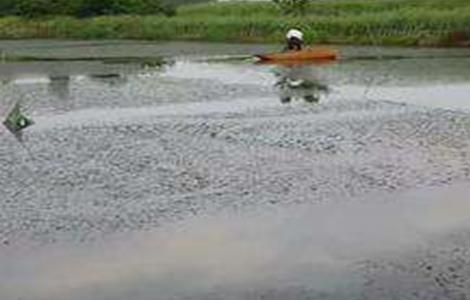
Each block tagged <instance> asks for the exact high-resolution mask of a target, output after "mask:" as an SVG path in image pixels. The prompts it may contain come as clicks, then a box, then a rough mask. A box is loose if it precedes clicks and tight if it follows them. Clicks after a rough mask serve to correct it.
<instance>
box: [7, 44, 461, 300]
mask: <svg viewBox="0 0 470 300" xmlns="http://www.w3.org/2000/svg"><path fill="white" fill-rule="evenodd" d="M278 48H279V46H276V45H234V44H205V43H183V42H172V43H152V42H138V41H104V42H95V41H82V42H80V41H74V42H72V41H37V40H31V41H2V42H0V54H1V55H0V58H1V63H0V116H1V117H2V119H3V118H5V117H6V115H7V114H8V111H9V110H10V109H11V108H12V107H13V106H14V105H15V104H16V103H19V104H20V105H21V107H22V108H23V112H24V114H25V115H27V116H28V117H31V118H32V119H33V121H34V125H33V126H30V127H28V128H27V129H25V130H24V131H22V132H21V135H18V134H17V135H13V134H11V132H10V131H9V130H8V129H7V128H6V127H2V125H0V183H1V184H0V195H1V197H0V298H1V299H4V298H5V299H34V300H35V299H41V300H42V299H44V300H45V299H48V300H53V299H90V300H91V299H98V300H100V299H118V300H120V299H122V300H125V299H137V300H143V299H430V297H435V298H436V299H467V298H470V294H469V291H470V279H469V278H470V253H469V251H468V249H469V246H470V245H469V244H470V239H469V238H470V230H469V229H470V227H469V226H470V212H469V211H470V210H469V208H470V207H469V205H470V201H469V200H468V194H469V192H470V190H469V188H468V186H469V185H468V183H469V180H470V100H469V98H468V95H469V94H470V81H469V79H470V51H469V50H467V49H410V48H406V49H404V48H380V47H347V46H343V47H337V48H338V49H339V51H340V53H341V59H340V60H339V61H337V62H334V63H328V64H324V63H323V64H307V65H299V64H290V65H289V64H284V65H276V64H260V63H258V62H256V61H255V60H254V59H253V58H252V55H253V54H256V53H266V52H271V51H276V49H278Z"/></svg>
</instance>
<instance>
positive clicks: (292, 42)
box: [285, 37, 303, 51]
mask: <svg viewBox="0 0 470 300" xmlns="http://www.w3.org/2000/svg"><path fill="white" fill-rule="evenodd" d="M302 46H303V41H302V40H300V39H298V38H296V37H291V38H290V39H288V40H287V47H286V49H285V50H286V51H299V50H302Z"/></svg>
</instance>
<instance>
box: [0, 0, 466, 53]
mask: <svg viewBox="0 0 470 300" xmlns="http://www.w3.org/2000/svg"><path fill="white" fill-rule="evenodd" d="M35 1H52V0H35ZM55 1H57V2H60V1H62V0H55ZM80 1H83V2H86V1H89V2H90V3H92V2H93V3H94V2H97V1H94V0H80ZM106 1H111V2H112V1H117V0H106ZM106 1H102V2H103V3H104V2H106ZM120 1H131V0H120ZM133 1H137V0H133ZM148 1H151V0H148ZM7 2H8V0H0V7H2V6H1V5H6V6H8V5H7V4H8V3H7ZM83 2H82V3H83ZM151 2H152V3H153V4H155V2H153V1H151ZM66 3H68V2H66ZM113 3H115V2H113ZM162 3H163V2H162ZM90 5H91V4H90ZM82 7H83V6H82ZM68 9H70V10H71V11H75V12H76V10H74V9H76V8H73V7H72V8H68ZM119 9H121V8H119V6H118V7H117V8H116V9H115V10H112V11H106V10H100V9H98V8H97V7H93V9H91V11H93V12H96V11H99V13H96V14H95V15H102V14H113V15H115V14H122V13H124V14H126V15H122V16H96V17H93V18H86V19H77V18H74V17H70V15H74V14H71V13H68V14H66V15H68V16H62V17H53V18H46V19H22V18H18V17H6V18H0V37H3V38H38V37H39V38H76V39H96V38H111V39H119V38H122V39H148V40H168V39H172V40H175V39H176V40H178V39H179V40H205V41H220V42H226V41H236V42H279V41H282V40H283V36H284V34H285V32H286V30H288V29H289V28H291V27H299V28H301V29H302V30H303V31H304V33H305V36H306V39H307V41H308V42H312V43H354V44H377V45H378V44H381V45H408V46H447V45H451V46H456V45H459V46H463V45H470V1H468V0H446V1H441V0H316V1H308V3H307V4H305V7H304V8H302V13H303V15H300V14H298V13H287V14H286V12H285V11H282V9H280V6H279V4H278V3H274V2H252V3H248V2H234V3H202V4H193V5H183V6H181V7H179V8H178V9H177V15H176V16H174V17H172V18H168V17H165V16H162V15H146V16H137V15H138V14H147V13H150V12H151V11H152V8H147V9H145V10H143V11H140V12H139V11H138V10H133V11H126V10H119ZM135 9H137V8H135ZM84 15H90V13H84Z"/></svg>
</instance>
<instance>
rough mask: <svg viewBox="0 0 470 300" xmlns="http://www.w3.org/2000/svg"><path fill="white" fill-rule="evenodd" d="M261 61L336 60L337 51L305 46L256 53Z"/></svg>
mask: <svg viewBox="0 0 470 300" xmlns="http://www.w3.org/2000/svg"><path fill="white" fill-rule="evenodd" d="M256 57H258V58H259V59H261V60H263V61H308V60H312V61H313V60H323V61H325V60H336V59H338V52H337V51H336V50H334V49H330V48H318V47H317V48H307V49H304V50H300V51H288V52H280V53H271V54H261V55H256Z"/></svg>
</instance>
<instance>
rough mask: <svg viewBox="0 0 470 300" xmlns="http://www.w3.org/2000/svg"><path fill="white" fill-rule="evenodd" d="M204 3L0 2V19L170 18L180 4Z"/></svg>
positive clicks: (187, 0) (110, 0)
mask: <svg viewBox="0 0 470 300" xmlns="http://www.w3.org/2000/svg"><path fill="white" fill-rule="evenodd" d="M199 2H204V1H203V0H0V16H21V17H26V18H39V17H44V16H51V15H54V16H58V15H61V16H74V17H80V18H84V17H93V16H101V15H124V14H127V15H155V14H164V15H167V16H173V15H175V14H176V7H177V6H178V5H182V4H189V3H199Z"/></svg>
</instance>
